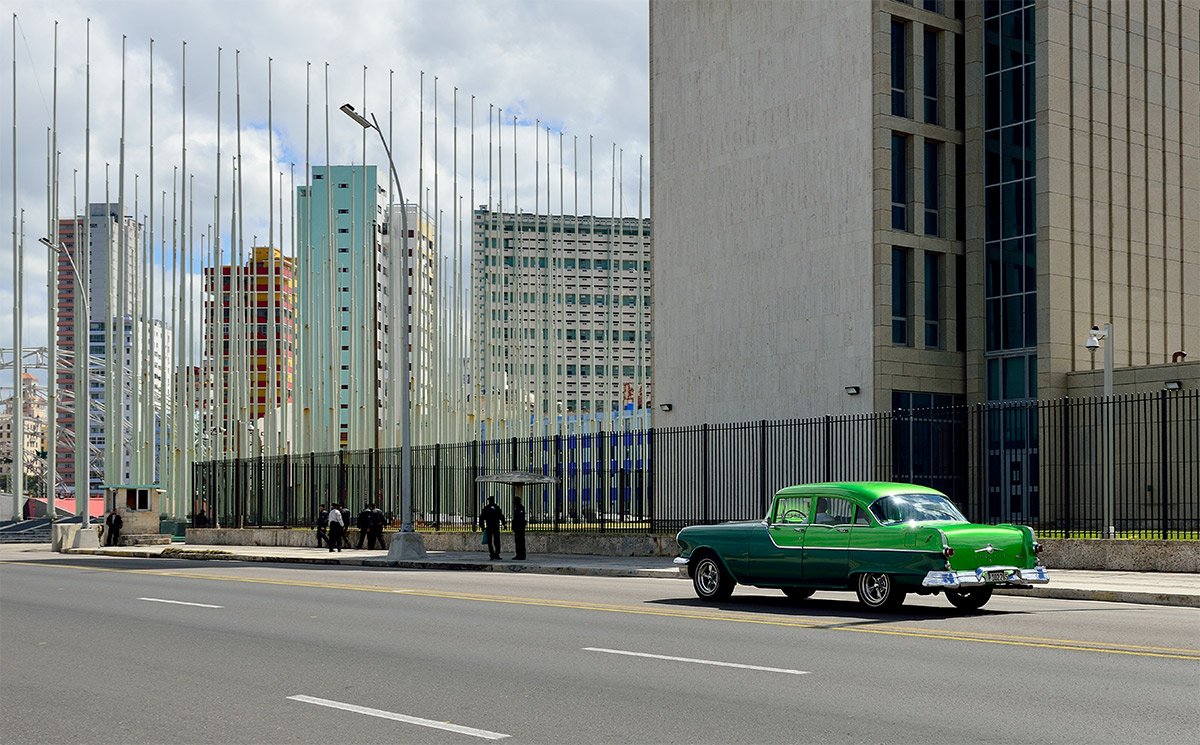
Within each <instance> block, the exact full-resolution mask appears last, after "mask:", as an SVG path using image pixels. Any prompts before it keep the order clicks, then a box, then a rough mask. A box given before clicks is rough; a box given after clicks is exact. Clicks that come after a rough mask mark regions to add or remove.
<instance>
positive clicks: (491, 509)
mask: <svg viewBox="0 0 1200 745" xmlns="http://www.w3.org/2000/svg"><path fill="white" fill-rule="evenodd" d="M479 524H480V525H481V526H483V529H484V530H486V531H487V545H488V556H489V557H490V558H492V559H499V558H500V526H501V525H506V522H505V520H504V513H503V512H502V511H501V510H500V508H499V507H498V506H497V505H496V498H495V497H488V500H487V504H486V505H485V506H484V508H483V509H482V510H480V511H479Z"/></svg>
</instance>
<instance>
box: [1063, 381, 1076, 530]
mask: <svg viewBox="0 0 1200 745" xmlns="http://www.w3.org/2000/svg"><path fill="white" fill-rule="evenodd" d="M1062 403H1063V415H1062V417H1061V421H1062V427H1061V429H1062V443H1063V445H1062V461H1063V538H1070V537H1071V527H1072V523H1073V520H1072V519H1071V517H1072V516H1071V511H1072V509H1073V507H1074V505H1073V503H1072V500H1071V492H1072V490H1073V488H1074V482H1073V480H1072V478H1071V477H1072V473H1071V400H1070V399H1069V398H1064V399H1063V401H1062Z"/></svg>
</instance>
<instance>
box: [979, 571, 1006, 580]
mask: <svg viewBox="0 0 1200 745" xmlns="http://www.w3.org/2000/svg"><path fill="white" fill-rule="evenodd" d="M983 578H984V580H985V581H987V582H1007V581H1008V572H1006V571H1004V570H1003V569H1001V570H1000V571H995V572H986V573H984V576H983Z"/></svg>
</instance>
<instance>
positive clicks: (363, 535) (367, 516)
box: [355, 504, 371, 551]
mask: <svg viewBox="0 0 1200 745" xmlns="http://www.w3.org/2000/svg"><path fill="white" fill-rule="evenodd" d="M355 526H356V527H357V528H358V550H359V551H362V547H363V544H364V543H366V540H367V531H368V530H369V529H370V528H371V505H369V504H368V505H366V506H364V507H363V508H362V512H360V513H358V521H357V522H356V523H355Z"/></svg>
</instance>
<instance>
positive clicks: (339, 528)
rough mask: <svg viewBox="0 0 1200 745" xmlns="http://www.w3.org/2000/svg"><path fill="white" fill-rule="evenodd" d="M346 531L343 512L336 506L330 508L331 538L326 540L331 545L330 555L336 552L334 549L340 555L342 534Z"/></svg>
mask: <svg viewBox="0 0 1200 745" xmlns="http://www.w3.org/2000/svg"><path fill="white" fill-rule="evenodd" d="M345 529H346V523H345V522H343V521H342V511H341V510H339V509H338V506H337V505H336V504H334V505H333V506H332V507H330V508H329V536H328V537H327V538H326V541H325V542H326V543H328V544H329V553H333V552H334V547H335V546H336V547H337V551H338V552H339V553H340V552H341V550H342V533H343V532H344V531H345Z"/></svg>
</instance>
